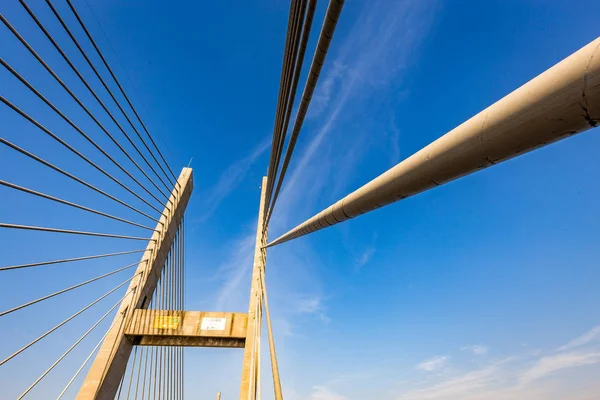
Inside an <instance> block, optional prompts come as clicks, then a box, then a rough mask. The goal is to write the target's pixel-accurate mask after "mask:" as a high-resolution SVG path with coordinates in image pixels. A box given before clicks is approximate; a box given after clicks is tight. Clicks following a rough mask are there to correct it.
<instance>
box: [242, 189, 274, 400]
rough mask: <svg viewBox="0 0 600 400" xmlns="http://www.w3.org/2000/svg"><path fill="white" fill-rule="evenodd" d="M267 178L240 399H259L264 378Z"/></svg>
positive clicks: (262, 193)
mask: <svg viewBox="0 0 600 400" xmlns="http://www.w3.org/2000/svg"><path fill="white" fill-rule="evenodd" d="M266 191H267V178H266V177H263V180H262V190H261V195H260V205H259V208H258V226H257V227H256V243H255V245H254V265H253V267H252V285H251V287H250V304H249V306H248V328H247V329H246V343H245V347H244V364H243V367H242V383H241V386H240V400H254V399H256V393H257V391H260V388H258V387H257V386H258V380H259V379H258V378H259V377H260V330H261V326H262V300H261V299H262V294H261V293H262V292H261V287H260V280H261V273H262V270H263V269H264V268H265V264H266V251H265V250H264V249H263V246H265V245H266V244H267V232H265V230H264V229H263V227H264V217H265V215H264V212H265V197H266Z"/></svg>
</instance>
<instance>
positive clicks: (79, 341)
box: [17, 287, 137, 400]
mask: <svg viewBox="0 0 600 400" xmlns="http://www.w3.org/2000/svg"><path fill="white" fill-rule="evenodd" d="M136 288H137V287H136ZM136 288H134V289H132V290H129V291H127V293H126V294H125V296H123V297H122V298H121V299H119V301H117V302H116V303H115V304H114V305H113V306H112V307H111V308H110V309H109V310H108V311H107V312H106V313H105V314H104V315H103V316H102V317H100V319H99V320H98V321H96V323H95V324H94V325H92V326H91V327H90V328H89V329H88V330H87V332H85V333H84V334H83V335H82V336H81V337H80V338H79V339H77V341H76V342H75V343H73V345H72V346H71V347H69V348H68V349H67V351H65V352H64V353H63V354H62V355H61V356H60V357H59V358H58V359H57V360H56V361H55V362H54V363H53V364H52V365H51V366H50V367H49V368H48V369H47V370H46V371H44V373H43V374H42V375H40V377H39V378H37V379H36V380H35V382H33V383H32V384H31V386H29V387H28V388H27V389H26V390H25V391H24V392H23V393H22V394H21V396H19V397H18V398H17V400H21V399H22V398H23V397H25V395H26V394H27V393H29V392H30V391H31V389H33V388H34V387H35V386H36V385H37V384H38V383H39V382H40V381H41V380H42V379H44V377H45V376H46V375H48V374H49V373H50V371H52V370H53V369H54V367H56V366H57V365H58V363H60V362H61V361H62V360H63V359H64V358H65V357H66V356H67V355H68V354H69V353H70V352H71V351H72V350H73V349H74V348H75V347H77V345H79V343H81V341H82V340H83V339H85V338H86V336H87V335H89V334H90V333H91V332H92V331H93V330H94V329H96V327H97V326H98V325H100V323H101V322H102V321H104V320H105V319H106V317H108V315H109V314H110V313H111V312H112V311H113V310H114V309H115V308H117V306H118V305H119V304H121V302H122V301H123V299H124V298H125V297H126V296H128V295H129V293H131V292H133V291H134V290H135V289H136ZM107 333H108V331H107Z"/></svg>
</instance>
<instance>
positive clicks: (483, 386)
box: [396, 328, 600, 400]
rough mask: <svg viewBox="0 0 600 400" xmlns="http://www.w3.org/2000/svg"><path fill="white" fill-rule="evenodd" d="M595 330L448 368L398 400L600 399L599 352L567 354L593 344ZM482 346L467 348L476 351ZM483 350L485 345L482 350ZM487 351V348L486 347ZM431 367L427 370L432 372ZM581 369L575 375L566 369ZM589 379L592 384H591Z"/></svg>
mask: <svg viewBox="0 0 600 400" xmlns="http://www.w3.org/2000/svg"><path fill="white" fill-rule="evenodd" d="M595 338H596V333H595V328H594V329H592V330H590V331H588V332H587V333H585V334H584V335H581V336H579V337H578V338H576V339H573V340H572V341H570V342H569V343H568V344H567V345H565V346H562V347H559V348H558V349H557V350H554V351H550V352H548V351H546V352H545V354H544V353H542V352H535V353H531V352H526V353H524V354H522V355H519V356H515V357H507V358H505V359H503V360H500V361H495V362H491V363H489V364H487V365H482V366H480V367H479V368H475V369H466V370H465V369H463V370H462V371H461V370H460V366H458V365H455V364H456V363H453V368H452V369H449V368H444V373H443V374H440V375H432V377H433V380H431V379H430V380H427V381H422V382H415V383H413V387H412V388H411V389H409V390H403V391H401V392H400V393H399V395H398V396H397V397H396V398H397V399H398V400H409V399H410V400H455V399H461V400H482V399H485V400H515V399H517V400H521V399H523V400H584V399H589V400H591V399H596V398H598V397H597V395H595V394H596V393H600V381H597V380H594V379H593V378H590V377H593V376H597V374H598V373H600V348H599V346H596V347H595V348H590V349H588V351H586V352H584V351H565V349H567V350H568V349H572V348H573V347H580V346H583V345H585V344H590V343H593V342H594V340H595ZM479 346H480V345H474V346H465V347H463V348H462V349H461V350H464V351H472V352H473V353H474V354H476V352H475V350H474V349H478V347H479ZM481 347H483V346H481ZM483 348H485V347H483ZM445 361H446V360H445V359H444V357H434V358H432V359H430V360H426V361H424V362H422V363H421V364H419V368H420V369H423V370H428V371H429V370H435V369H438V368H439V367H441V366H443V365H444V364H445ZM428 368H429V369H428ZM576 368H577V374H575V375H573V374H568V373H567V372H568V371H571V370H574V369H576ZM590 379H591V380H590Z"/></svg>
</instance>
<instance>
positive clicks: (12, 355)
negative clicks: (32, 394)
mask: <svg viewBox="0 0 600 400" xmlns="http://www.w3.org/2000/svg"><path fill="white" fill-rule="evenodd" d="M137 275H139V274H135V275H134V276H132V277H131V278H129V279H127V280H126V281H124V282H122V283H121V284H119V285H118V286H117V287H115V288H113V289H111V290H110V291H108V292H107V293H105V294H103V295H102V296H100V297H99V298H97V299H96V300H94V301H93V302H91V303H90V304H88V305H87V306H85V307H83V308H82V309H80V310H79V311H77V312H76V313H75V314H73V315H71V316H70V317H69V318H67V319H65V320H64V321H63V322H61V323H60V324H58V325H56V326H54V327H53V328H51V329H50V330H49V331H46V332H45V333H43V334H42V335H41V336H38V337H37V338H36V339H34V340H32V341H31V342H29V343H28V344H26V345H25V346H23V347H21V348H20V349H19V350H17V351H16V352H14V353H13V354H11V355H10V356H8V357H6V358H5V359H4V360H2V361H1V362H0V366H1V365H4V364H5V363H7V362H8V361H10V360H12V359H13V358H14V357H16V356H17V355H19V354H21V353H22V352H23V351H25V350H27V349H28V348H30V347H31V346H33V345H34V344H36V343H37V342H39V341H40V340H42V339H43V338H45V337H46V336H48V335H49V334H51V333H52V332H54V331H55V330H57V329H58V328H60V327H61V326H63V325H65V324H66V323H67V322H69V321H71V320H72V319H73V318H75V317H77V316H78V315H79V314H81V313H83V312H84V311H86V310H87V309H89V308H91V307H92V306H94V305H95V304H96V303H98V302H100V301H101V300H102V299H104V298H105V297H107V296H109V295H110V294H112V293H113V292H115V291H117V290H119V289H120V288H121V287H123V286H124V285H125V284H126V283H128V282H130V281H131V280H133V278H135V277H136V276H137Z"/></svg>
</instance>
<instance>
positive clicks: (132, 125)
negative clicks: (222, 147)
mask: <svg viewBox="0 0 600 400" xmlns="http://www.w3.org/2000/svg"><path fill="white" fill-rule="evenodd" d="M19 2H20V3H21V4H22V5H23V7H25V9H26V10H27V12H28V13H29V15H31V17H32V18H33V19H34V20H35V21H36V23H37V24H38V26H39V27H40V28H41V29H42V30H43V31H44V33H46V32H47V31H46V29H45V28H44V27H43V25H42V24H41V23H40V22H39V21H38V20H37V18H36V17H35V15H34V14H33V12H31V10H30V9H29V7H28V6H27V4H25V0H19ZM46 3H47V4H48V6H49V7H50V9H51V10H52V12H53V13H54V15H55V16H56V18H57V19H58V21H59V22H60V24H61V25H62V27H63V28H64V30H65V31H66V32H67V34H68V35H69V37H70V38H71V40H72V41H73V43H74V44H75V46H76V47H77V49H78V50H79V52H80V53H81V55H82V56H83V58H84V59H85V60H86V62H87V63H88V65H89V66H90V68H91V69H92V70H93V71H94V73H95V74H96V77H98V80H100V82H101V83H102V86H103V87H104V89H105V90H106V91H107V92H108V94H109V95H110V97H111V98H112V100H113V101H114V102H115V104H116V105H117V107H118V108H119V110H120V111H121V113H122V114H123V116H124V117H125V119H126V120H127V122H128V123H129V125H130V126H131V128H132V129H133V130H134V132H135V134H136V135H137V137H138V138H139V139H140V141H141V142H142V144H143V145H144V147H145V149H146V151H148V153H149V154H150V156H152V159H153V160H154V162H155V163H156V165H158V167H159V168H160V170H161V171H162V173H163V174H164V175H165V176H166V177H167V181H169V183H170V184H174V182H171V178H170V177H169V176H168V175H167V173H166V172H165V170H164V169H163V167H162V165H161V164H160V163H159V162H158V160H157V159H156V157H155V156H154V153H153V152H152V150H150V147H148V145H147V144H146V141H145V140H144V138H143V137H142V135H141V134H140V132H139V131H138V130H137V128H136V127H135V125H134V124H133V122H132V121H131V119H129V116H128V115H127V113H126V112H125V110H123V107H122V106H121V104H120V102H119V101H118V100H117V98H116V97H115V95H114V93H113V92H112V90H111V89H110V87H109V86H108V85H107V84H106V82H105V81H104V79H103V78H102V75H100V73H99V72H98V69H97V68H96V67H95V66H94V63H93V62H92V61H91V60H90V58H89V57H88V55H87V53H86V52H85V51H84V49H83V48H82V47H81V45H80V43H79V41H78V40H77V39H76V38H75V36H74V35H73V32H72V31H71V29H69V27H68V26H67V24H66V23H65V21H64V20H63V18H62V17H61V16H60V14H59V12H58V11H57V10H56V8H55V7H54V5H53V4H52V3H51V2H50V0H46ZM46 36H47V37H48V39H50V41H51V42H53V44H54V47H56V49H57V50H58V51H59V52H60V53H61V55H62V56H63V58H64V59H65V61H67V60H68V57H67V56H66V55H65V54H64V52H63V51H62V50H61V49H60V47H59V46H58V44H56V43H55V41H54V39H53V38H52V35H50V34H49V33H46ZM67 63H68V64H69V65H71V68H73V70H74V71H76V70H77V69H76V68H75V66H73V65H72V64H71V62H70V60H68V61H67ZM78 75H79V74H78ZM81 79H82V80H83V78H81ZM86 86H87V84H86ZM138 153H139V154H140V155H141V153H140V152H139V151H138ZM142 157H143V156H142ZM144 161H146V164H148V166H149V167H150V168H151V169H152V171H153V172H154V173H155V174H156V176H158V177H159V179H160V180H161V182H162V179H161V178H160V176H159V175H158V174H157V173H156V171H155V170H154V168H152V166H151V165H150V164H149V163H148V161H147V160H146V159H145V158H144ZM175 180H176V179H175ZM163 184H164V182H163Z"/></svg>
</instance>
